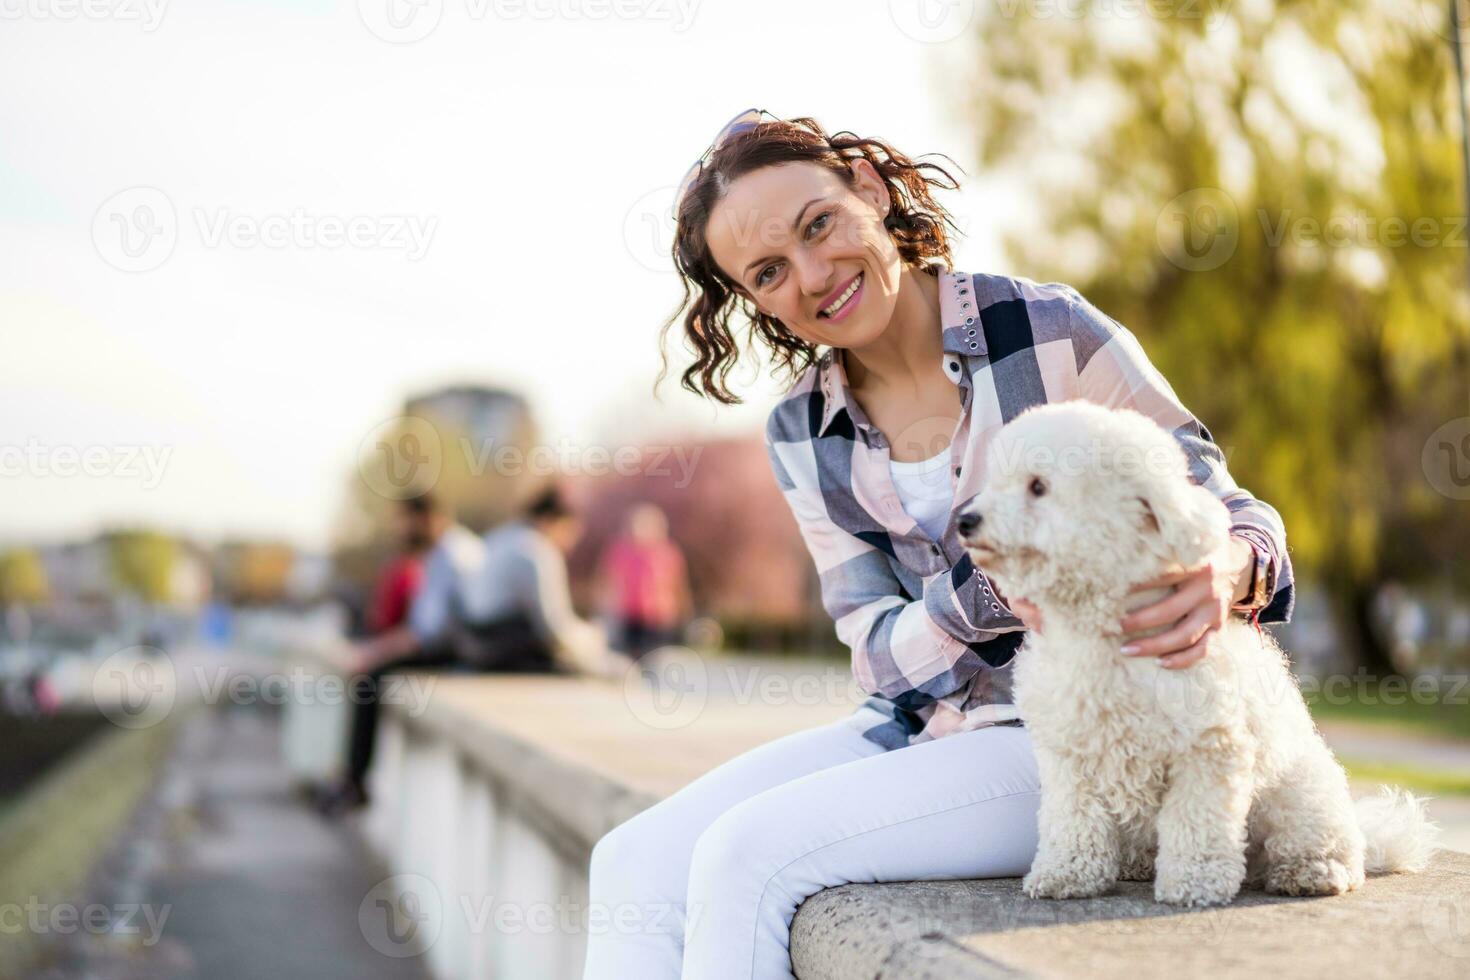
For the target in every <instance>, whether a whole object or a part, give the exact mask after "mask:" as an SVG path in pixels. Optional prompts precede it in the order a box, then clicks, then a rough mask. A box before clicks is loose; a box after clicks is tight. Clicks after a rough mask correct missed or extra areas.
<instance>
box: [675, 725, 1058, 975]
mask: <svg viewBox="0 0 1470 980" xmlns="http://www.w3.org/2000/svg"><path fill="white" fill-rule="evenodd" d="M1040 798H1041V789H1040V783H1039V781H1038V777H1037V770H1036V760H1035V758H1034V757H1033V756H1032V753H1031V738H1030V734H1029V733H1028V732H1027V731H1026V730H1025V729H1024V728H1019V727H1000V726H998V727H991V728H982V729H979V730H977V731H972V732H963V733H960V734H957V735H948V736H945V737H944V738H940V739H937V740H935V741H932V742H923V743H921V744H919V745H912V746H909V747H907V748H901V749H895V750H894V751H892V752H885V753H883V754H881V755H876V756H873V757H871V758H866V759H860V760H857V761H854V762H849V763H846V764H844V765H841V766H836V767H833V768H829V769H825V770H823V771H820V772H814V773H811V774H810V775H806V776H802V777H800V778H798V779H794V780H791V781H789V782H786V783H784V784H782V785H780V786H776V787H774V788H772V789H768V790H766V791H765V792H762V793H760V794H758V795H756V796H753V797H751V798H749V799H747V800H745V801H743V802H741V803H737V804H735V805H734V806H732V807H731V808H730V809H729V810H727V811H725V813H724V814H722V815H721V816H720V817H719V818H718V819H716V820H715V821H714V823H713V824H711V825H710V828H709V829H708V830H706V831H705V832H704V834H703V835H701V836H700V838H699V841H698V842H697V843H696V844H695V847H694V859H693V862H692V864H691V867H690V878H689V894H688V905H687V915H688V919H689V925H688V935H687V937H686V940H685V946H684V972H683V974H682V976H683V977H684V978H685V980H717V978H718V980H726V978H730V980H733V978H737V977H738V978H740V980H751V978H759V980H771V978H778V977H791V976H792V973H791V961H790V956H789V953H788V940H789V935H790V927H791V920H792V918H793V917H794V916H795V915H796V909H797V907H798V906H799V905H800V904H801V903H802V902H803V901H805V900H806V899H807V898H808V897H810V896H811V895H814V894H816V893H817V892H819V891H821V890H822V889H824V888H830V887H833V886H835V885H843V884H847V883H848V882H855V881H864V882H868V881H914V880H925V879H943V878H999V877H1011V876H1019V875H1022V874H1025V872H1026V870H1027V869H1028V868H1029V867H1030V866H1031V860H1032V858H1033V857H1034V856H1035V854H1036V811H1037V805H1038V803H1039V802H1040Z"/></svg>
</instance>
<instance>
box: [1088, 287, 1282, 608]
mask: <svg viewBox="0 0 1470 980" xmlns="http://www.w3.org/2000/svg"><path fill="white" fill-rule="evenodd" d="M1063 288H1064V289H1065V291H1066V293H1067V297H1068V306H1069V325H1070V330H1071V334H1072V346H1073V349H1074V350H1075V351H1077V352H1078V353H1079V356H1078V358H1077V363H1078V364H1079V368H1078V375H1077V382H1078V393H1079V394H1080V396H1081V397H1083V398H1086V399H1087V400H1088V401H1093V402H1097V403H1098V404H1101V405H1106V406H1109V407H1111V408H1131V409H1134V410H1135V411H1139V412H1142V413H1143V414H1145V415H1147V416H1149V417H1150V418H1152V419H1153V420H1154V421H1156V422H1158V423H1159V424H1160V425H1162V426H1163V427H1164V428H1166V429H1168V430H1169V431H1170V432H1172V433H1173V434H1174V438H1175V439H1177V440H1178V441H1179V444H1180V445H1181V446H1182V447H1183V448H1184V452H1185V454H1186V455H1187V456H1188V457H1189V471H1190V475H1191V477H1193V478H1194V480H1195V481H1196V482H1198V483H1199V484H1200V485H1201V486H1203V487H1205V488H1206V489H1208V490H1210V491H1211V492H1212V493H1214V494H1215V496H1217V497H1219V498H1220V500H1221V501H1222V502H1223V503H1224V504H1225V506H1226V508H1227V509H1229V511H1230V515H1231V522H1232V523H1231V527H1230V533H1231V536H1232V537H1235V538H1240V539H1242V540H1244V541H1246V542H1248V543H1249V544H1250V545H1251V546H1252V547H1253V548H1258V549H1260V551H1261V553H1262V554H1263V555H1265V557H1266V565H1267V583H1268V593H1269V594H1270V596H1271V600H1270V602H1268V603H1267V605H1266V606H1265V608H1264V609H1262V610H1261V613H1260V616H1259V617H1258V618H1259V621H1260V622H1263V623H1284V622H1287V621H1289V620H1290V618H1291V613H1292V609H1293V607H1294V605H1295V589H1294V584H1293V575H1292V568H1291V557H1290V555H1289V554H1288V552H1287V548H1286V527H1285V525H1284V524H1283V523H1282V521H1281V515H1280V514H1279V513H1277V511H1276V508H1274V507H1272V506H1271V505H1270V504H1268V503H1266V502H1265V501H1263V500H1259V499H1257V498H1256V497H1254V496H1252V495H1251V492H1250V491H1249V490H1246V489H1245V488H1244V487H1241V486H1238V485H1237V484H1236V482H1235V480H1234V478H1232V477H1231V475H1230V472H1229V470H1227V469H1226V466H1225V457H1224V454H1223V453H1221V451H1220V447H1219V446H1218V445H1216V444H1215V442H1214V440H1213V439H1212V437H1211V436H1210V433H1209V430H1208V429H1206V428H1205V427H1204V425H1203V424H1201V423H1200V421H1199V420H1198V419H1197V418H1195V417H1194V415H1192V414H1191V413H1190V412H1189V410H1188V409H1186V408H1185V407H1184V405H1183V404H1181V403H1180V401H1179V398H1178V397H1177V396H1176V395H1175V394H1174V389H1173V388H1172V387H1170V385H1169V382H1168V381H1167V380H1166V379H1165V378H1164V376H1163V375H1162V374H1160V373H1159V371H1158V369H1156V368H1155V367H1154V366H1153V364H1152V363H1151V362H1150V361H1149V359H1148V355H1147V354H1145V353H1144V350H1143V348H1142V346H1140V345H1139V343H1138V339H1137V338H1136V337H1135V336H1134V335H1133V333H1132V332H1131V331H1130V330H1128V329H1127V328H1126V327H1124V326H1123V325H1122V324H1121V323H1119V322H1118V321H1116V320H1114V319H1112V318H1111V317H1109V316H1108V315H1107V314H1105V313H1103V312H1102V311H1101V310H1099V309H1098V308H1097V307H1095V306H1093V305H1092V304H1091V303H1089V302H1088V301H1087V300H1086V299H1084V298H1083V297H1082V295H1081V294H1080V293H1078V292H1077V291H1076V290H1075V289H1072V288H1071V287H1070V286H1066V287H1063ZM1089 351H1090V352H1091V353H1090V354H1087V355H1086V359H1085V362H1084V359H1083V356H1082V354H1083V352H1089Z"/></svg>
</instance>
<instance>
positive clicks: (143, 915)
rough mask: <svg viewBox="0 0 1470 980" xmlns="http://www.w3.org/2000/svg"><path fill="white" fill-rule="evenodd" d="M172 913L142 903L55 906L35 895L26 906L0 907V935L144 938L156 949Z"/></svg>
mask: <svg viewBox="0 0 1470 980" xmlns="http://www.w3.org/2000/svg"><path fill="white" fill-rule="evenodd" d="M172 911H173V906H172V905H149V904H147V903H140V902H122V903H119V904H114V905H103V904H101V903H93V904H91V905H83V906H77V905H72V904H70V903H67V902H57V903H54V904H53V903H49V902H43V901H41V899H39V898H37V897H36V896H35V895H31V896H30V897H29V898H27V899H26V900H25V901H24V902H6V903H4V904H0V935H4V936H15V935H19V934H20V933H23V932H26V933H30V934H31V935H35V936H44V935H58V936H68V935H72V934H74V933H77V932H79V931H84V932H88V933H91V934H92V935H94V936H101V935H112V936H142V937H143V938H142V940H141V942H142V944H143V945H144V946H148V947H152V946H154V945H156V944H157V943H158V940H159V939H160V938H162V936H163V927H164V924H165V923H167V922H168V917H169V914H170V913H171V912H172Z"/></svg>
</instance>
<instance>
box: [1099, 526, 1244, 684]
mask: <svg viewBox="0 0 1470 980" xmlns="http://www.w3.org/2000/svg"><path fill="white" fill-rule="evenodd" d="M1254 562H1255V555H1254V553H1253V551H1252V550H1251V545H1250V542H1248V541H1246V540H1245V539H1244V538H1238V537H1234V536H1232V537H1231V538H1230V545H1229V547H1227V548H1224V549H1222V550H1221V551H1220V553H1219V554H1218V555H1216V556H1213V557H1212V558H1210V559H1208V560H1206V561H1205V562H1204V564H1202V565H1200V566H1199V567H1198V568H1192V569H1188V570H1186V571H1183V572H1175V573H1173V574H1171V575H1163V576H1160V577H1159V578H1156V579H1153V580H1152V581H1149V582H1141V583H1139V584H1138V585H1135V586H1134V587H1133V588H1132V589H1131V590H1130V591H1133V592H1138V591H1140V590H1142V589H1149V588H1155V587H1158V586H1162V585H1174V586H1177V588H1176V589H1175V590H1174V592H1172V593H1171V594H1169V595H1166V596H1164V598H1162V599H1160V600H1159V601H1158V602H1154V603H1150V604H1149V605H1147V606H1143V607H1142V608H1139V609H1135V610H1134V611H1133V612H1131V613H1128V614H1127V615H1126V616H1124V617H1123V620H1122V623H1121V625H1122V628H1123V632H1124V633H1133V632H1136V631H1138V630H1146V629H1151V628H1153V627H1156V626H1164V625H1166V624H1169V623H1172V624H1173V626H1172V627H1171V628H1169V629H1166V630H1164V631H1163V632H1162V633H1157V634H1155V635H1153V636H1146V637H1143V638H1141V639H1137V640H1132V641H1130V642H1129V643H1127V644H1125V645H1124V646H1123V648H1122V652H1123V653H1124V654H1125V655H1127V656H1130V657H1158V658H1159V664H1160V666H1163V667H1168V668H1169V669H1171V670H1178V669H1179V668H1182V667H1193V666H1194V665H1195V664H1197V663H1199V662H1200V661H1201V660H1202V659H1204V656H1205V653H1206V651H1207V650H1208V646H1207V643H1208V640H1209V635H1210V633H1211V632H1213V631H1214V630H1217V629H1219V628H1220V627H1221V626H1224V625H1225V621H1226V620H1227V619H1228V618H1229V617H1230V607H1231V605H1232V604H1234V603H1235V602H1236V601H1238V600H1239V599H1241V598H1242V596H1241V595H1240V586H1241V584H1242V583H1243V582H1244V581H1245V577H1246V574H1247V573H1248V572H1249V570H1250V568H1251V566H1252V565H1253V564H1254Z"/></svg>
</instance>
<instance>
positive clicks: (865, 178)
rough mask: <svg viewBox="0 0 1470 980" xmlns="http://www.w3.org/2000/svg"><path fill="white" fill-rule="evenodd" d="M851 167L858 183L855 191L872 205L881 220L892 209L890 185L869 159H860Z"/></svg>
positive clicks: (853, 162) (854, 188)
mask: <svg viewBox="0 0 1470 980" xmlns="http://www.w3.org/2000/svg"><path fill="white" fill-rule="evenodd" d="M849 166H850V167H852V175H853V177H854V178H855V179H856V181H857V183H856V185H855V186H854V187H853V191H854V192H855V193H856V194H857V195H858V196H859V197H861V198H862V199H863V200H865V201H867V202H868V203H869V204H870V205H872V206H873V210H874V211H876V212H878V216H879V217H880V218H881V217H882V216H884V215H886V214H887V213H888V211H889V209H890V208H891V207H892V203H891V198H890V195H889V193H888V185H887V184H885V183H884V182H883V178H882V177H881V176H879V175H878V171H877V169H876V168H874V166H873V164H872V162H871V161H869V160H868V158H867V157H858V158H857V159H856V160H854V161H852V163H851V164H849Z"/></svg>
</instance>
